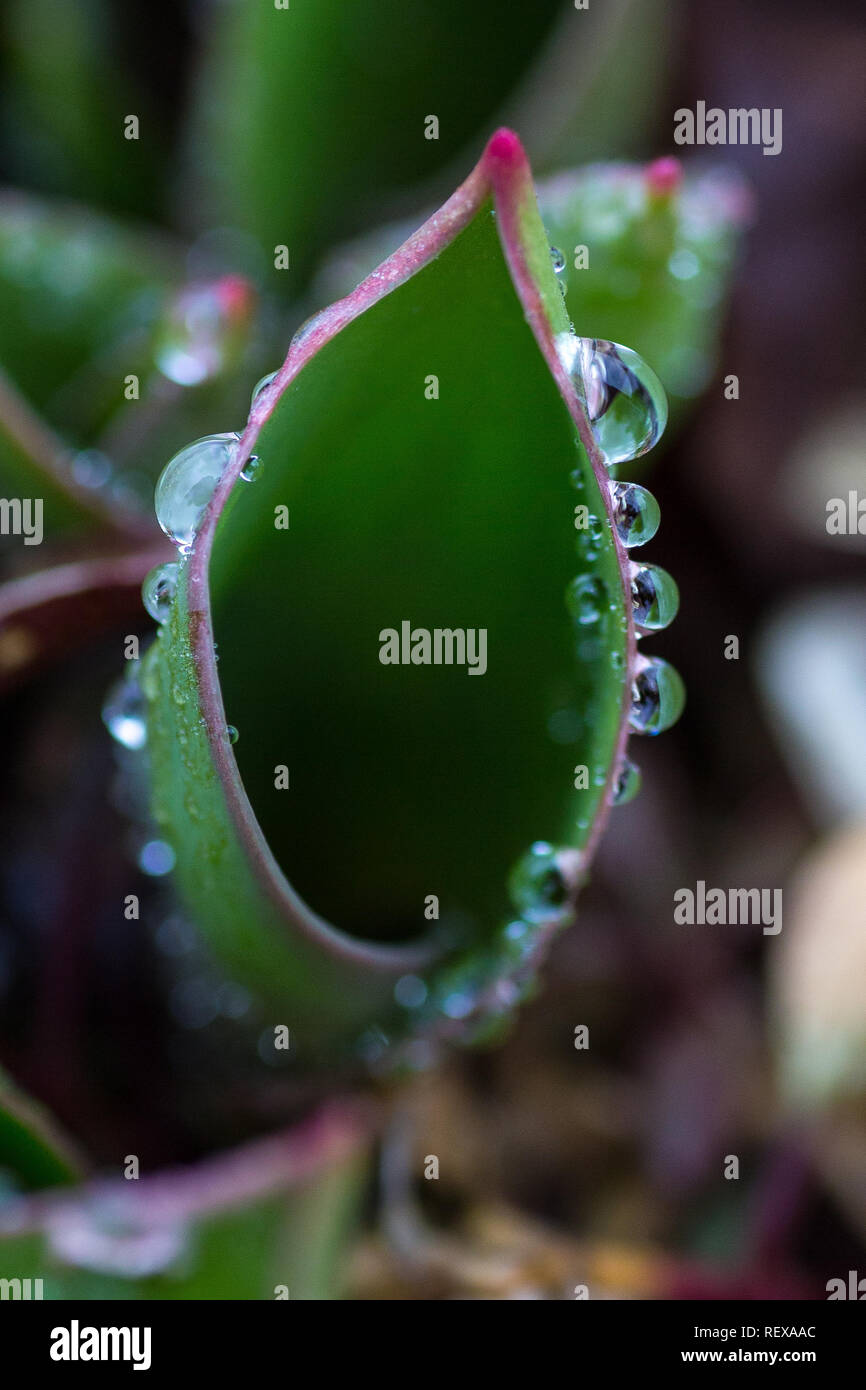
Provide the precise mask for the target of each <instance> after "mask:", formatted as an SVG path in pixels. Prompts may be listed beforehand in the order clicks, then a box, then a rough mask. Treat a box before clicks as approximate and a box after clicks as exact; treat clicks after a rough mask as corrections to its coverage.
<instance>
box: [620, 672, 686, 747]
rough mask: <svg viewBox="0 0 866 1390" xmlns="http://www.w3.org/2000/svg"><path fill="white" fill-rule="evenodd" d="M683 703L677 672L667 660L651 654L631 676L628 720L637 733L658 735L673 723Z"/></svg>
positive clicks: (682, 690)
mask: <svg viewBox="0 0 866 1390" xmlns="http://www.w3.org/2000/svg"><path fill="white" fill-rule="evenodd" d="M685 702H686V692H685V687H684V686H683V682H682V679H681V677H680V675H679V673H678V672H677V671H675V670H674V668H673V666H670V665H669V664H668V662H666V661H661V660H660V659H659V658H658V657H653V658H652V660H649V661H647V663H646V665H645V666H644V667H643V668H642V669H641V670H640V671H639V672H638V674H637V675H636V677H635V679H634V683H633V685H632V706H631V713H630V715H629V722H630V724H631V726H632V728H633V729H634V730H635V731H636V732H637V733H639V734H660V733H662V732H663V731H664V730H665V729H669V728H670V726H671V725H672V724H675V723H676V721H677V720H678V719H679V717H680V715H681V714H682V712H683V706H684V705H685Z"/></svg>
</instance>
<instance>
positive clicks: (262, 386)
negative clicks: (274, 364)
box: [250, 372, 278, 409]
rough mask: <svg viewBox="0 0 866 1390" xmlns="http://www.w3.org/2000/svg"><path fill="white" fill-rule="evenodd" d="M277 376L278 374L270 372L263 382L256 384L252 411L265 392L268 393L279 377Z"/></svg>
mask: <svg viewBox="0 0 866 1390" xmlns="http://www.w3.org/2000/svg"><path fill="white" fill-rule="evenodd" d="M277 374H278V373H277V372H268V374H267V376H263V377H262V379H261V381H257V382H256V384H255V386H254V387H253V394H252V397H251V398H250V409H252V407H253V406H254V405H255V403H256V401H257V400H258V398H259V396H261V395H262V394H263V392H265V391H267V389H268V387H269V386H270V384H271V382H272V381H274V380H275V378H276V377H277Z"/></svg>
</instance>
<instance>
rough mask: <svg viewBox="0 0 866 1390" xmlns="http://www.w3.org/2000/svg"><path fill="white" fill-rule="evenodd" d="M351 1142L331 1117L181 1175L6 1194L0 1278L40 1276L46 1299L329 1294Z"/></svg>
mask: <svg viewBox="0 0 866 1390" xmlns="http://www.w3.org/2000/svg"><path fill="white" fill-rule="evenodd" d="M311 1130H312V1134H311ZM361 1138H362V1131H361V1130H359V1129H358V1127H357V1124H356V1122H354V1121H353V1120H352V1119H351V1117H349V1116H348V1115H346V1116H343V1117H340V1116H337V1115H335V1114H332V1116H331V1117H330V1118H327V1117H325V1118H324V1120H322V1119H321V1118H318V1119H317V1118H314V1119H313V1120H311V1121H305V1122H303V1123H302V1124H300V1125H299V1126H298V1127H297V1128H296V1129H295V1130H294V1131H293V1132H292V1133H291V1134H288V1135H287V1134H279V1135H273V1136H271V1137H269V1138H267V1139H263V1140H258V1141H256V1142H254V1143H252V1144H250V1145H248V1146H246V1147H245V1148H242V1149H238V1150H234V1151H230V1152H229V1153H227V1154H218V1155H216V1156H215V1157H214V1158H211V1159H208V1160H205V1161H204V1162H202V1163H200V1164H199V1165H196V1166H192V1167H189V1168H185V1169H174V1170H170V1171H168V1172H163V1173H160V1174H157V1175H154V1176H150V1177H147V1176H145V1177H142V1178H141V1179H139V1180H137V1181H134V1182H132V1181H130V1182H126V1181H124V1180H123V1179H117V1180H114V1181H113V1182H105V1181H103V1182H100V1183H93V1184H91V1185H89V1186H86V1187H81V1188H78V1189H75V1190H73V1191H72V1192H70V1193H69V1194H65V1193H64V1194H63V1195H61V1194H56V1195H54V1194H49V1195H46V1198H45V1200H44V1201H43V1202H39V1201H35V1202H30V1203H25V1200H24V1199H16V1198H14V1197H13V1198H10V1199H8V1200H7V1202H6V1203H5V1205H4V1204H3V1203H2V1202H0V1271H2V1274H3V1277H4V1278H15V1279H21V1280H26V1279H30V1280H31V1281H32V1280H35V1279H41V1280H42V1283H43V1288H42V1297H43V1298H45V1299H49V1300H63V1299H84V1300H94V1299H112V1300H114V1299H116V1300H127V1301H129V1300H147V1299H158V1300H169V1299H170V1300H184V1301H186V1300H190V1299H202V1300H207V1301H211V1300H228V1299H243V1300H252V1299H256V1300H261V1299H275V1298H277V1297H283V1298H285V1297H288V1298H290V1299H292V1300H296V1299H333V1298H338V1297H339V1296H340V1292H341V1284H342V1280H343V1274H344V1270H343V1264H344V1260H345V1254H346V1246H347V1243H348V1241H349V1240H350V1239H351V1236H352V1234H353V1232H354V1228H355V1221H356V1219H357V1214H358V1205H359V1200H360V1197H361V1195H362V1184H363V1181H364V1180H365V1175H366V1166H367V1156H366V1147H365V1145H364V1144H363V1143H362V1142H360V1141H361ZM305 1149H306V1150H307V1152H306V1153H305ZM32 1296H34V1295H33V1294H32V1292H31V1297H32Z"/></svg>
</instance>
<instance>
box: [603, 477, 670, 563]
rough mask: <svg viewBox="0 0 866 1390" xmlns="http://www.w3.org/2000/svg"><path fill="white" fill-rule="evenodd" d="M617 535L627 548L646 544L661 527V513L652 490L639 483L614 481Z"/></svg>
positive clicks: (613, 493) (613, 496) (612, 494)
mask: <svg viewBox="0 0 866 1390" xmlns="http://www.w3.org/2000/svg"><path fill="white" fill-rule="evenodd" d="M611 496H612V498H613V506H614V523H615V525H616V531H617V535H618V536H619V538H620V540H621V541H622V543H623V545H624V546H626V547H627V548H630V547H631V546H635V545H644V544H645V543H646V542H647V541H650V540H652V538H653V536H654V535H655V533H656V531H657V530H658V529H659V522H660V521H661V513H660V511H659V504H658V502H657V501H656V499H655V498H654V497H653V495H652V493H651V492H647V490H646V488H645V487H640V486H639V485H638V484H637V483H614V485H613V487H612V489H611Z"/></svg>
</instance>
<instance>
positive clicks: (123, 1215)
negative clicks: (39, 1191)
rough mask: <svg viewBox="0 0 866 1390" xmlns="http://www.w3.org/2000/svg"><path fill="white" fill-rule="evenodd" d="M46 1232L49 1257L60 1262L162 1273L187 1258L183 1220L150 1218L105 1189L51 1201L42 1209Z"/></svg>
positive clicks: (118, 1272)
mask: <svg viewBox="0 0 866 1390" xmlns="http://www.w3.org/2000/svg"><path fill="white" fill-rule="evenodd" d="M130 1186H134V1184H130ZM46 1238H47V1242H48V1248H49V1252H50V1256H51V1258H53V1259H54V1260H57V1261H59V1262H60V1264H61V1265H71V1266H74V1267H76V1268H79V1269H88V1270H93V1271H95V1272H96V1273H98V1274H107V1275H111V1276H115V1277H118V1276H119V1277H120V1278H122V1279H144V1278H149V1277H152V1276H153V1275H156V1274H163V1273H165V1271H166V1270H167V1269H169V1268H170V1267H171V1266H172V1265H174V1264H176V1263H178V1262H179V1261H182V1260H184V1259H185V1258H188V1255H189V1249H190V1243H189V1232H188V1231H187V1229H186V1227H185V1225H184V1224H183V1223H182V1222H178V1221H177V1220H176V1219H175V1220H166V1219H164V1218H163V1219H162V1220H161V1221H160V1220H159V1219H156V1220H150V1219H149V1218H148V1217H147V1216H146V1215H145V1213H144V1212H143V1211H142V1210H137V1209H136V1207H135V1205H134V1204H133V1203H131V1202H129V1201H128V1200H125V1199H124V1198H118V1197H117V1196H112V1195H109V1194H108V1193H107V1192H102V1193H100V1194H99V1195H98V1196H97V1195H93V1196H90V1195H85V1197H84V1198H83V1199H82V1200H78V1201H76V1202H74V1203H73V1202H66V1203H65V1204H58V1205H57V1206H55V1207H54V1208H53V1209H52V1210H51V1211H49V1212H48V1213H47V1215H46Z"/></svg>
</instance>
